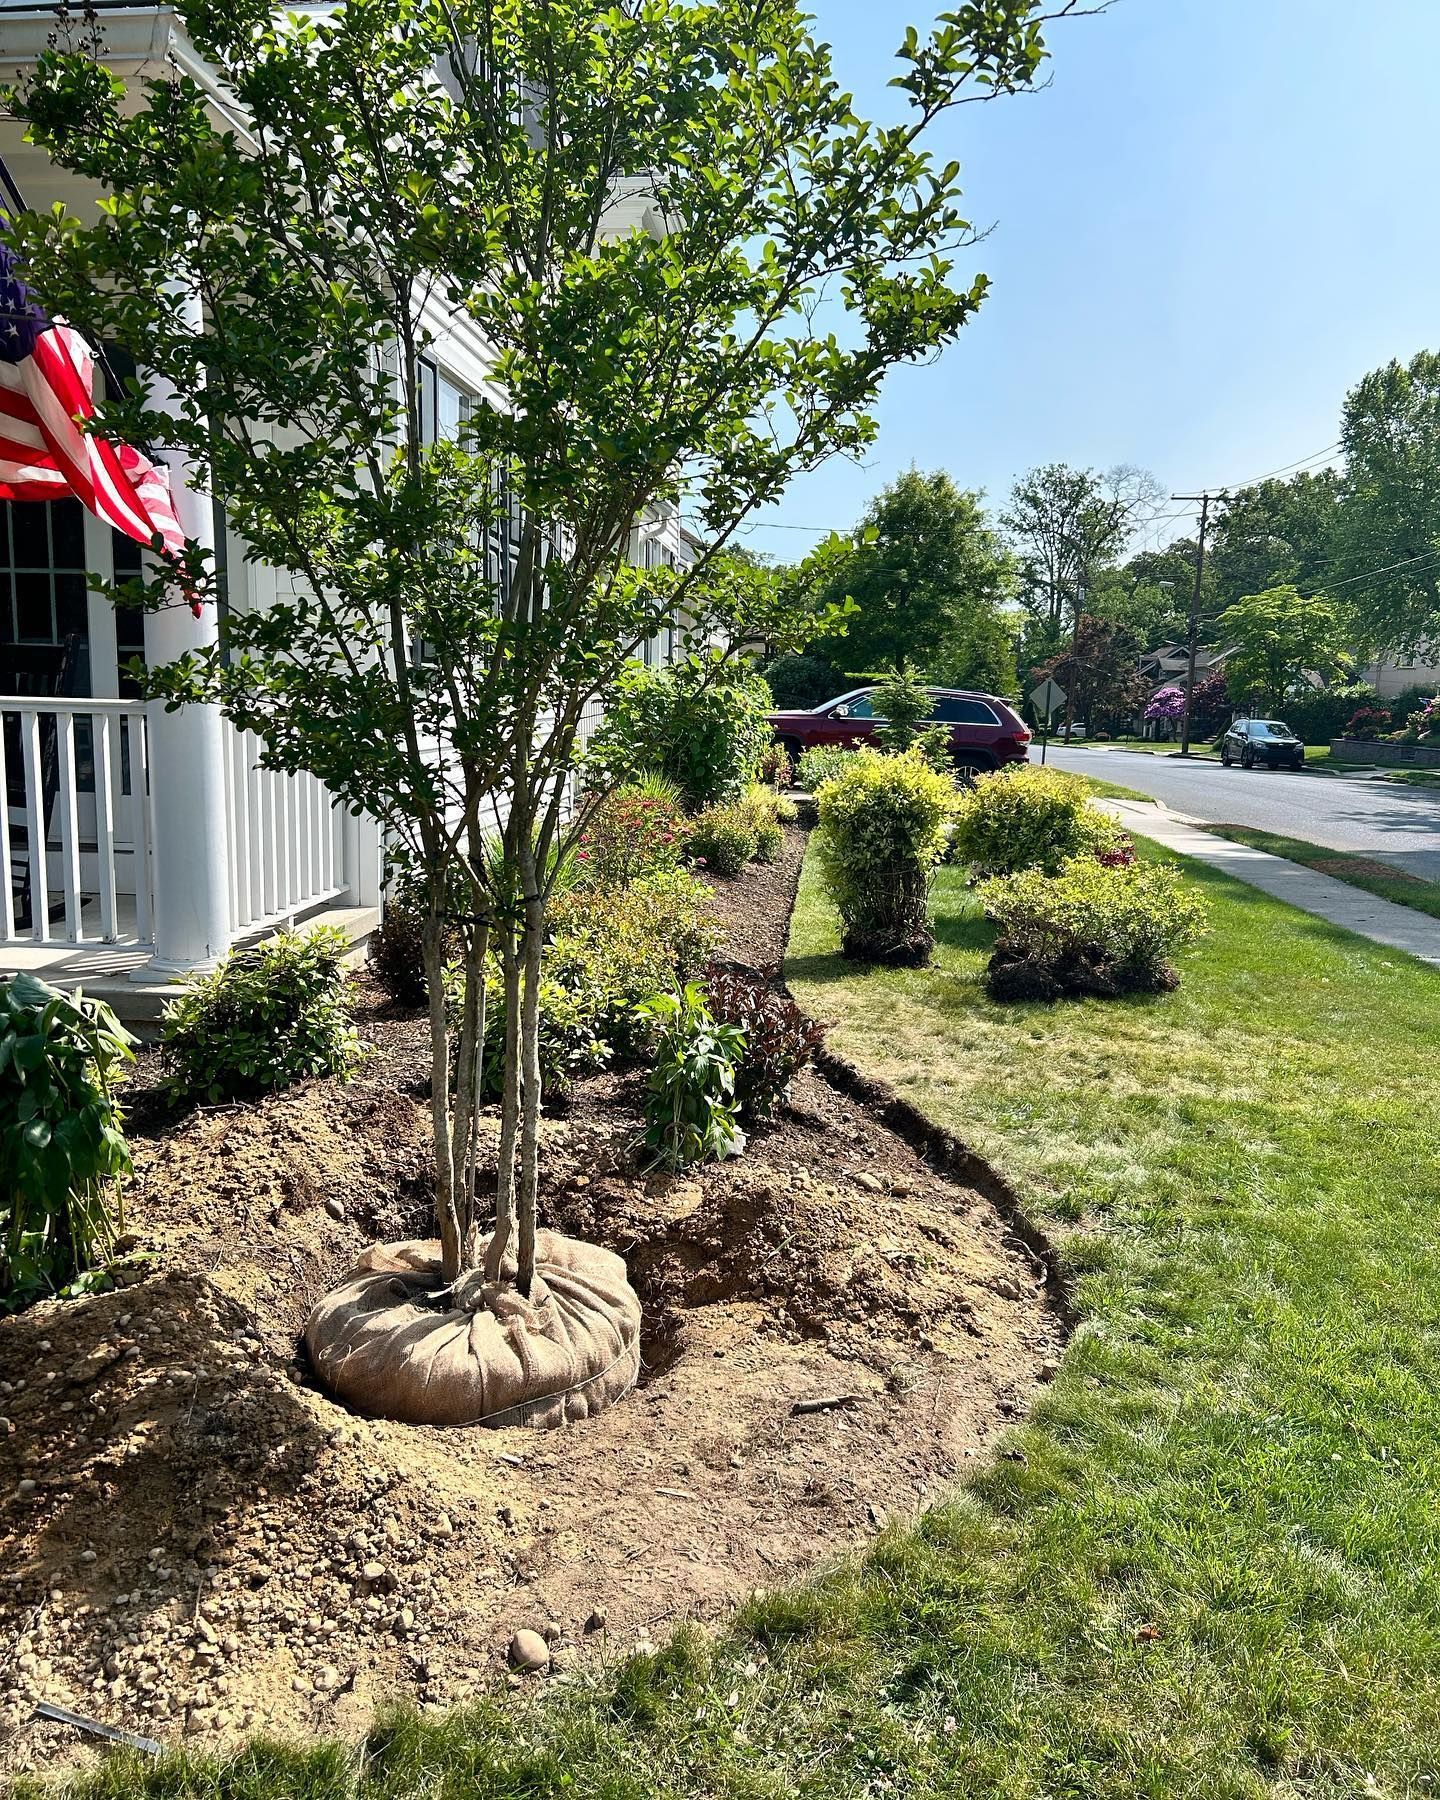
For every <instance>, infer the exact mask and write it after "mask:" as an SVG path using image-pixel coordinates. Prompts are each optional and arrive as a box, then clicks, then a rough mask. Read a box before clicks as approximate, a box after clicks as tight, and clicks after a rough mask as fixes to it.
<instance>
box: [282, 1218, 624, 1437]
mask: <svg viewBox="0 0 1440 1800" xmlns="http://www.w3.org/2000/svg"><path fill="white" fill-rule="evenodd" d="M535 1247H536V1259H535V1280H534V1284H533V1286H532V1289H531V1293H530V1298H529V1299H528V1300H526V1299H523V1298H522V1297H521V1296H520V1294H519V1293H517V1292H516V1290H515V1289H514V1288H513V1287H509V1286H507V1287H502V1288H500V1289H499V1290H498V1291H497V1289H496V1288H495V1287H493V1286H488V1285H487V1284H486V1283H485V1282H484V1280H483V1278H482V1277H481V1276H479V1275H478V1274H477V1275H472V1276H467V1277H465V1278H464V1279H463V1280H462V1281H461V1282H460V1283H459V1284H457V1289H456V1291H455V1293H453V1294H451V1295H449V1296H447V1298H446V1300H445V1302H444V1303H443V1304H442V1305H439V1306H437V1305H436V1304H435V1303H434V1302H433V1300H432V1301H430V1302H429V1304H427V1303H426V1302H427V1297H428V1296H431V1295H434V1294H435V1293H436V1292H437V1291H438V1290H439V1289H440V1288H441V1287H442V1286H443V1282H442V1278H441V1273H440V1246H439V1245H438V1244H437V1243H433V1242H418V1241H417V1242H410V1243H402V1244H378V1245H376V1246H375V1247H374V1248H373V1249H371V1250H367V1251H366V1252H365V1254H364V1255H363V1256H362V1257H361V1258H360V1261H359V1262H358V1263H357V1264H356V1266H355V1267H354V1269H352V1270H351V1272H350V1274H349V1275H348V1276H347V1278H346V1279H345V1281H344V1282H343V1283H342V1285H341V1286H340V1287H338V1288H336V1289H335V1291H334V1292H333V1293H331V1294H328V1295H326V1297H325V1298H324V1299H323V1300H322V1301H321V1302H320V1303H319V1305H318V1306H316V1307H315V1309H314V1311H313V1312H312V1313H311V1314H310V1317H309V1319H308V1320H307V1321H306V1324H305V1345H306V1348H307V1349H308V1350H309V1352H310V1361H311V1363H312V1365H313V1366H314V1369H315V1373H316V1374H317V1375H318V1376H319V1378H320V1381H321V1383H322V1384H323V1385H324V1386H325V1387H326V1388H327V1389H328V1390H329V1391H330V1392H331V1393H332V1394H333V1395H334V1396H335V1397H336V1399H338V1400H341V1401H343V1402H344V1404H345V1405H346V1406H348V1407H350V1408H352V1409H353V1410H354V1411H355V1412H358V1413H365V1414H367V1415H368V1416H370V1417H371V1418H380V1419H396V1420H401V1421H403V1422H405V1423H406V1424H411V1425H534V1426H539V1427H551V1426H556V1425H572V1424H575V1423H576V1422H578V1421H579V1420H581V1419H588V1418H590V1417H591V1416H592V1415H593V1414H595V1413H598V1412H603V1411H604V1409H605V1408H606V1407H607V1406H611V1405H613V1404H614V1402H615V1401H617V1400H620V1399H623V1398H624V1396H625V1395H626V1394H628V1393H629V1391H630V1389H631V1388H632V1387H634V1385H635V1382H636V1380H637V1378H638V1376H639V1373H640V1301H639V1299H638V1297H637V1296H636V1294H635V1291H634V1289H633V1288H632V1287H631V1286H630V1284H629V1282H628V1281H627V1280H626V1277H625V1264H624V1262H623V1261H622V1259H621V1258H620V1257H618V1256H616V1255H615V1254H614V1252H613V1251H610V1250H602V1249H600V1248H599V1247H598V1246H596V1245H594V1244H582V1243H578V1242H577V1241H576V1240H575V1239H574V1238H567V1237H561V1236H560V1234H559V1233H558V1232H554V1231H541V1232H538V1233H537V1234H536V1245H535Z"/></svg>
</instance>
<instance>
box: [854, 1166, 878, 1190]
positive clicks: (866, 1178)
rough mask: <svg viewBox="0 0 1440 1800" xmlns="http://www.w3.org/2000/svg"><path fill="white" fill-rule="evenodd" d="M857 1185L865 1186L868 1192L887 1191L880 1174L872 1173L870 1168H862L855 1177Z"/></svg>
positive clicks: (859, 1186)
mask: <svg viewBox="0 0 1440 1800" xmlns="http://www.w3.org/2000/svg"><path fill="white" fill-rule="evenodd" d="M855 1185H856V1187H858V1188H864V1190H865V1192H866V1193H867V1194H883V1193H884V1192H885V1183H884V1182H883V1181H882V1180H881V1179H880V1177H879V1176H878V1175H872V1174H871V1173H870V1171H869V1170H868V1169H862V1170H861V1171H860V1173H859V1174H858V1175H857V1176H856V1177H855Z"/></svg>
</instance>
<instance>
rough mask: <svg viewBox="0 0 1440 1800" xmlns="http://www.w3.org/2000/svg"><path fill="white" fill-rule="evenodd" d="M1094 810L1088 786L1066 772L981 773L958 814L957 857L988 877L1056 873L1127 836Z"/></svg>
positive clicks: (954, 845) (1020, 770) (954, 846)
mask: <svg viewBox="0 0 1440 1800" xmlns="http://www.w3.org/2000/svg"><path fill="white" fill-rule="evenodd" d="M1124 835H1125V834H1124V832H1123V831H1122V830H1121V828H1120V826H1119V825H1118V824H1117V823H1116V822H1115V821H1114V820H1113V819H1111V818H1110V817H1109V815H1108V814H1106V813H1102V812H1101V811H1100V810H1099V809H1098V808H1097V807H1095V806H1092V805H1091V803H1090V798H1089V795H1088V792H1087V790H1086V787H1085V783H1084V782H1083V781H1082V780H1081V778H1080V777H1079V776H1078V775H1070V774H1067V773H1066V772H1065V771H1064V770H1063V769H1037V768H1030V767H1024V768H1015V769H997V770H996V771H995V773H994V774H992V775H982V776H981V777H980V779H979V780H978V781H977V782H976V783H975V784H974V786H973V787H971V788H969V789H968V790H967V791H966V792H965V794H964V795H963V796H962V798H961V801H960V804H959V806H958V807H957V808H956V812H955V830H954V834H953V838H952V841H951V848H952V850H953V853H954V855H955V857H956V858H957V859H958V860H959V861H961V862H966V863H969V864H970V865H971V867H972V868H974V869H976V870H977V871H979V872H981V873H983V874H986V875H1009V874H1012V873H1014V872H1015V871H1016V870H1017V869H1044V870H1046V871H1048V872H1049V873H1051V874H1053V873H1054V872H1055V871H1057V870H1058V869H1060V868H1061V867H1062V866H1063V865H1064V864H1065V863H1067V862H1068V861H1069V860H1070V859H1071V858H1072V857H1075V856H1093V855H1095V854H1096V853H1097V852H1099V851H1101V850H1104V849H1108V848H1110V847H1111V846H1113V845H1114V844H1116V843H1117V842H1119V841H1121V840H1122V839H1123V838H1124Z"/></svg>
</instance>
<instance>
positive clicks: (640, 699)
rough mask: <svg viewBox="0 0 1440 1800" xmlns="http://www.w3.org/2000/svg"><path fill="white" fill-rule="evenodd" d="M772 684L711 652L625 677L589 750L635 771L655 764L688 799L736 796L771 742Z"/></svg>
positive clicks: (699, 802) (700, 803)
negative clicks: (770, 687)
mask: <svg viewBox="0 0 1440 1800" xmlns="http://www.w3.org/2000/svg"><path fill="white" fill-rule="evenodd" d="M770 707H771V699H770V690H769V688H767V687H766V685H765V683H764V681H763V680H762V679H761V677H760V676H759V675H757V674H756V673H755V672H754V671H753V670H752V669H749V668H747V667H745V666H743V665H742V664H738V663H734V662H727V661H725V660H724V659H722V658H721V657H720V656H719V655H718V654H716V653H714V652H711V653H707V654H704V655H697V656H692V657H689V658H687V659H686V660H685V661H684V662H678V663H672V664H670V665H668V666H667V667H665V668H659V669H651V668H646V667H645V666H644V665H643V664H639V663H636V664H634V665H632V667H631V668H630V669H629V670H627V672H626V673H625V675H624V676H623V677H622V678H621V680H620V683H619V689H618V692H617V694H616V696H615V699H614V701H613V703H612V704H611V706H610V709H609V711H608V712H607V713H606V716H605V723H604V724H603V725H602V726H601V728H600V730H599V731H598V732H597V733H596V735H595V739H594V743H593V746H592V755H593V756H594V757H595V759H596V761H597V763H599V764H600V765H601V766H603V767H604V768H606V769H609V770H610V771H612V772H615V773H619V774H621V775H622V776H624V777H626V778H627V779H628V778H633V777H634V776H636V775H639V774H640V773H641V772H642V771H645V770H656V771H658V772H659V773H660V774H662V775H664V776H665V777H666V778H667V779H668V780H670V781H673V782H674V783H675V785H676V786H677V787H678V788H679V790H680V792H681V794H682V796H683V798H684V801H685V804H686V805H687V806H690V807H696V808H703V807H709V806H714V805H716V804H718V803H722V802H725V801H729V800H734V799H737V798H738V797H739V796H740V795H741V794H743V793H744V791H745V789H746V787H747V786H748V785H749V784H750V783H751V782H752V781H754V780H755V778H756V776H757V775H758V773H759V770H760V763H761V759H762V758H763V757H764V755H765V751H766V750H767V748H768V747H769V744H770V741H771V733H770V725H769V720H768V714H769V712H770Z"/></svg>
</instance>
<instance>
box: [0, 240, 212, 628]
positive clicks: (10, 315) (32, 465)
mask: <svg viewBox="0 0 1440 1800" xmlns="http://www.w3.org/2000/svg"><path fill="white" fill-rule="evenodd" d="M6 223H7V221H6V217H5V214H4V213H3V212H0V500H61V499H64V498H65V497H66V496H68V495H73V496H74V497H75V498H76V499H77V500H79V501H81V502H82V503H83V504H84V505H85V507H86V508H87V509H88V510H89V511H90V512H92V513H94V515H95V516H96V518H98V519H102V520H103V521H104V522H105V524H107V525H113V526H114V528H115V529H116V530H117V531H123V532H124V534H125V535H126V537H130V538H134V539H135V540H136V541H137V542H138V543H141V544H146V545H148V546H149V547H151V548H152V549H155V550H156V551H157V552H158V553H159V554H161V555H170V556H178V555H179V554H180V552H182V551H183V550H184V548H185V533H184V532H183V531H182V530H181V529H180V521H179V520H178V519H177V518H176V516H175V504H174V501H173V500H172V499H171V496H170V482H169V478H168V476H167V474H166V472H165V470H164V469H161V468H157V467H156V466H155V464H154V463H152V462H151V461H150V460H149V458H148V457H145V456H142V455H141V454H140V452H139V451H138V450H135V449H132V448H131V446H130V445H129V444H118V443H114V442H112V441H111V440H110V439H108V438H103V437H97V436H92V435H91V434H89V433H88V432H85V431H82V430H81V425H82V423H83V422H84V421H85V420H87V419H91V418H93V417H94V416H95V402H94V391H95V359H94V357H93V356H92V355H91V354H90V348H89V346H88V345H87V344H86V342H85V340H84V339H83V338H82V337H81V336H80V334H79V333H78V332H76V331H73V330H72V329H71V328H70V327H69V326H68V325H64V324H61V323H59V322H58V321H55V320H52V319H50V318H48V317H47V316H46V314H45V313H44V311H43V310H42V309H41V307H40V306H38V305H37V304H36V302H35V299H34V296H33V295H32V294H31V292H30V290H29V288H28V287H26V285H25V283H24V282H23V281H22V280H21V279H20V277H19V274H18V272H17V267H16V257H15V252H14V250H13V249H12V248H11V245H10V241H9V237H8V234H7V232H6V229H5V226H6ZM194 610H195V612H196V614H197V615H198V613H199V611H200V608H199V606H198V605H197V606H195V608H194Z"/></svg>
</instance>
